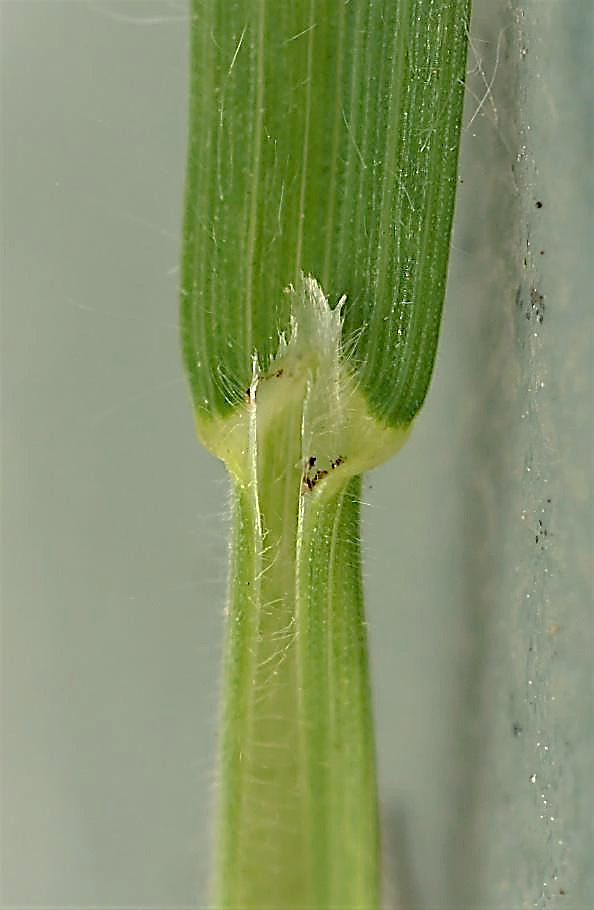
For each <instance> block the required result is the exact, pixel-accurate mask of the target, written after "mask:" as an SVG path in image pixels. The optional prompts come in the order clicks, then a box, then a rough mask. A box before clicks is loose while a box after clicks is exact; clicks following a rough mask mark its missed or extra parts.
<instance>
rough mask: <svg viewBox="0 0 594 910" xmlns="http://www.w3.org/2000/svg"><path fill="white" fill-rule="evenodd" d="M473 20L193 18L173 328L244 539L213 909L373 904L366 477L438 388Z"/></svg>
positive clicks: (243, 7) (399, 15)
mask: <svg viewBox="0 0 594 910" xmlns="http://www.w3.org/2000/svg"><path fill="white" fill-rule="evenodd" d="M468 17H469V0H353V2H343V0H328V2H322V0H276V2H272V0H229V2H223V0H193V2H192V31H191V89H190V124H189V155H188V172H187V186H186V208H185V222H184V239H183V259H182V282H181V330H182V347H183V356H184V360H185V365H186V369H187V373H188V377H189V382H190V388H191V394H192V402H193V408H194V413H195V418H196V426H197V431H198V435H199V437H200V439H201V440H202V442H203V443H204V444H205V445H206V446H207V447H208V448H209V449H210V450H211V451H212V452H213V453H214V454H216V455H217V456H219V457H220V458H222V459H223V461H224V462H225V464H226V466H227V468H228V470H229V474H230V478H231V485H232V501H233V505H232V509H233V521H232V541H231V566H230V576H229V596H228V607H227V617H226V622H227V631H226V644H225V656H224V669H223V696H222V713H221V729H220V746H219V751H220V760H219V770H218V816H217V823H216V837H215V841H216V843H215V859H214V870H213V904H214V906H216V907H217V908H229V910H230V908H236V910H238V908H274V910H285V908H312V910H313V908H319V910H326V908H331V907H333V908H337V907H340V908H351V907H352V908H354V907H357V908H369V910H371V908H377V907H379V904H380V893H379V877H380V876H379V831H378V811H377V784H376V774H375V758H374V740H373V724H372V710H371V694H370V686H369V673H368V654H367V642H366V633H365V621H364V612H363V596H362V586H361V557H360V546H359V508H360V505H359V503H360V489H361V474H362V473H363V472H364V471H365V470H367V469H369V468H372V467H373V466H375V465H377V464H379V463H380V462H382V461H384V460H385V459H387V458H388V457H389V456H390V455H391V454H393V453H394V452H395V451H396V450H397V449H398V448H399V447H400V445H402V443H403V442H404V440H405V439H406V436H407V434H408V432H409V430H410V426H411V422H412V421H413V419H414V417H415V415H416V414H417V412H418V410H419V408H420V407H421V405H422V403H423V400H424V398H425V395H426V392H427V388H428V385H429V381H430V377H431V372H432V368H433V362H434V357H435V350H436V344H437V338H438V331H439V322H440V315H441V308H442V303H443V296H444V288H445V278H446V269H447V260H448V250H449V240H450V230H451V222H452V214H453V206H454V195H455V186H456V167H457V156H458V144H459V133H460V120H461V113H462V100H463V86H464V75H465V59H466V42H467V33H468Z"/></svg>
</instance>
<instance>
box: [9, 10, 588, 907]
mask: <svg viewBox="0 0 594 910" xmlns="http://www.w3.org/2000/svg"><path fill="white" fill-rule="evenodd" d="M187 13H188V7H187V4H186V0H146V2H145V0H109V2H108V0H95V2H85V0H77V2H74V0H70V2H68V0H66V2H64V0H2V2H1V3H0V14H1V41H2V45H1V50H0V53H1V58H0V59H1V68H2V69H1V79H2V83H1V93H2V94H1V102H2V108H1V121H0V129H1V135H0V139H1V145H2V162H1V166H2V171H1V179H0V192H1V227H2V256H1V263H0V266H1V281H2V286H1V291H2V326H1V327H2V361H1V365H2V440H1V442H2V450H1V455H2V517H3V524H2V547H1V556H2V590H1V598H2V599H1V625H2V664H1V672H2V715H1V724H0V731H1V736H2V766H1V779H0V783H1V794H2V803H1V822H0V824H1V828H0V834H1V841H0V907H2V908H3V910H7V908H17V907H18V908H33V907H39V908H42V907H43V908H49V907H61V908H65V907H68V908H73V910H82V908H88V907H94V908H99V910H108V908H111V910H113V908H116V907H118V908H129V910H131V908H132V907H135V908H139V910H148V908H157V907H159V908H163V910H174V908H182V907H183V908H188V910H189V908H198V907H204V906H205V905H206V900H207V897H206V884H207V876H208V861H209V849H210V824H211V809H212V803H213V795H214V783H215V781H214V771H213V769H214V759H215V746H216V720H217V698H218V681H219V669H220V667H219V664H220V651H221V641H222V631H223V606H224V598H225V585H226V558H227V544H226V532H227V520H226V506H227V483H226V479H225V474H224V470H223V468H222V466H221V465H220V464H218V463H217V462H216V461H215V460H214V459H212V457H211V456H209V455H207V454H206V452H204V451H202V450H201V449H200V447H199V445H198V443H197V442H196V440H195V437H194V432H193V424H192V416H191V411H190V405H189V397H188V394H187V391H186V387H185V381H184V377H183V374H182V371H181V365H180V354H179V350H178V338H177V330H176V320H177V313H176V309H177V299H176V285H177V278H178V275H177V262H178V254H179V247H180V220H181V201H182V190H183V179H184V164H185V161H184V159H185V140H186V103H187V45H188V24H189V23H188V14H187ZM591 25H592V18H591V9H590V6H589V3H588V2H587V0H572V2H566V3H561V2H549V0H527V2H525V3H522V4H521V5H515V4H510V3H508V2H506V0H496V2H492V0H491V2H490V0H475V12H474V19H473V23H472V47H471V51H470V55H469V75H468V88H469V91H468V96H467V105H466V115H465V132H464V139H463V150H462V157H461V166H460V192H459V201H458V209H457V216H456V225H455V232H454V237H453V245H452V259H451V268H450V282H449V288H448V295H447V302H446V311H445V320H444V326H443V334H442V339H441V345H440V351H439V357H438V363H437V369H436V373H435V379H434V383H433V386H432V390H431V392H430V395H429V399H428V402H427V406H426V408H425V410H424V411H423V413H422V414H421V416H420V417H419V419H418V425H417V427H416V430H415V432H414V433H413V435H412V438H411V440H410V442H409V443H408V444H407V446H406V447H405V449H404V450H403V451H402V453H401V454H399V455H398V457H397V458H396V459H395V460H394V461H393V462H390V463H389V464H388V465H386V466H385V467H383V468H382V469H380V470H378V471H376V472H375V473H374V474H372V475H370V476H369V478H368V481H367V488H366V489H367V492H366V498H367V500H368V502H369V506H368V507H367V509H366V511H365V517H364V542H365V551H366V563H365V576H366V579H365V580H366V587H367V595H368V613H369V624H370V636H371V645H372V664H373V676H374V686H375V700H376V714H377V724H378V750H379V764H380V775H381V801H382V812H383V816H384V823H385V825H384V827H385V838H384V840H385V851H386V862H385V868H386V894H387V899H388V900H389V901H393V900H396V898H397V897H398V895H399V896H400V899H401V901H402V906H403V908H404V910H429V908H435V910H437V908H439V910H445V908H453V910H461V908H463V907H466V908H480V910H487V908H489V910H490V908H496V907H497V908H519V907H522V908H524V907H525V908H544V907H549V906H550V907H555V908H557V907H559V908H561V907H563V908H566V910H569V908H571V910H577V908H591V907H592V906H593V905H594V878H593V872H592V864H591V857H592V855H593V854H592V827H591V816H592V813H593V804H592V773H591V759H592V745H593V720H594V709H593V692H592V659H593V657H594V650H593V637H592V632H593V624H592V612H591V607H592V566H591V553H592V500H591V488H592V461H591V459H592V410H591V392H592V387H591V379H592V319H591V288H592V267H591V249H590V243H589V241H588V235H589V231H590V230H591V226H590V223H589V213H590V212H591V209H592V202H593V196H594V194H593V192H592V177H591V152H592V142H591V140H592V136H591V128H590V126H589V121H588V120H587V98H588V95H589V93H590V87H589V85H590V77H589V76H588V70H589V66H588V61H589V54H588V51H589V48H591V46H592V37H593V36H592V27H591Z"/></svg>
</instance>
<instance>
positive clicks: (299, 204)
mask: <svg viewBox="0 0 594 910" xmlns="http://www.w3.org/2000/svg"><path fill="white" fill-rule="evenodd" d="M193 9H194V22H193V39H192V41H193V48H192V56H193V60H195V61H196V70H197V71H198V75H197V76H196V79H197V82H196V84H195V88H194V90H193V91H192V109H191V123H190V135H191V137H192V141H191V146H190V154H189V169H188V188H187V197H186V198H187V206H186V223H185V231H184V237H185V246H184V256H183V275H182V334H183V346H184V352H185V359H186V366H187V369H188V371H189V374H190V380H191V385H192V390H193V397H194V403H195V407H196V408H197V410H198V411H199V412H200V413H202V414H203V415H204V416H208V415H224V414H226V413H228V412H229V411H230V410H232V409H233V408H235V407H236V406H237V405H238V404H239V402H240V401H241V399H242V395H243V392H244V391H245V389H246V388H247V386H248V385H249V381H250V378H251V372H252V366H253V363H252V359H253V355H254V353H255V352H257V353H258V356H259V359H260V364H261V366H262V368H263V369H264V370H265V369H266V368H267V367H268V365H269V363H270V361H271V359H272V358H273V357H274V355H275V352H276V349H277V346H278V338H279V333H281V332H283V331H284V332H286V331H287V330H288V324H289V309H288V306H287V302H286V299H284V296H283V289H284V288H285V287H287V285H288V284H290V283H294V282H295V281H296V280H297V278H298V276H299V273H300V271H303V272H305V273H306V274H311V275H313V276H314V277H316V278H317V279H318V281H320V282H321V285H322V287H323V289H324V291H325V293H327V294H328V295H329V297H330V300H331V301H334V302H336V301H337V300H338V299H339V297H341V296H342V295H346V297H347V307H346V322H345V340H346V342H347V346H349V347H350V348H354V350H353V352H352V353H353V358H352V363H353V367H354V368H355V369H356V371H357V375H358V380H359V382H360V385H361V388H362V389H363V390H364V392H365V394H366V396H367V398H368V400H369V404H370V408H371V410H372V411H373V413H375V415H376V416H377V417H378V418H379V419H380V420H381V421H384V422H386V423H389V424H391V425H400V426H405V425H407V424H408V423H410V421H411V420H412V418H413V417H414V416H415V414H416V413H417V411H418V409H419V407H420V406H421V404H422V402H423V400H424V397H425V394H426V391H427V387H428V384H429V380H430V376H431V371H432V366H433V361H434V357H435V348H436V344H437V336H438V330H439V321H440V314H441V307H442V302H443V295H444V288H445V274H446V268H447V259H448V251H449V236H450V228H451V220H452V215H453V205H454V191H455V176H456V166H457V149H458V138H459V128H460V119H461V110H462V99H463V81H464V67H465V54H466V35H467V28H468V14H469V2H468V0H452V2H448V3H444V2H442V0H440V2H437V0H394V2H383V3H371V2H368V3H357V4H344V3H336V4H326V3H321V2H316V0H297V2H295V0H292V2H290V3H289V2H279V3H275V4H274V5H273V4H271V3H270V2H265V0H241V2H238V3H233V4H220V3H216V2H205V0H195V3H194V7H193Z"/></svg>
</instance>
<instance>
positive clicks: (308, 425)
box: [197, 276, 409, 496]
mask: <svg viewBox="0 0 594 910" xmlns="http://www.w3.org/2000/svg"><path fill="white" fill-rule="evenodd" d="M285 293H288V294H290V296H291V319H290V327H289V330H288V332H287V335H283V336H281V337H280V339H279V346H278V351H277V354H276V356H275V357H274V359H273V361H272V362H271V364H270V366H269V367H268V369H267V370H266V371H265V372H263V371H262V370H261V367H260V364H259V359H258V355H257V352H254V356H253V372H252V379H251V383H250V385H249V388H247V389H246V392H245V396H244V401H243V402H242V403H241V404H240V405H238V406H237V408H236V409H235V410H233V411H232V412H231V413H230V414H228V415H227V416H225V417H222V418H221V417H215V418H205V417H203V416H200V417H198V419H197V429H198V435H199V436H200V438H201V440H202V442H203V443H204V444H205V445H206V447H207V448H208V449H210V450H211V451H212V452H213V453H214V454H216V455H217V456H218V457H219V458H221V459H222V460H223V461H224V462H225V464H226V466H227V468H228V469H229V471H230V472H231V474H232V475H233V477H234V479H235V481H236V482H237V483H239V485H240V486H246V485H250V484H252V483H253V482H254V480H255V472H256V471H257V468H258V462H259V460H260V458H261V456H262V453H263V452H268V453H270V452H271V451H274V450H275V449H277V448H278V447H279V446H283V447H284V448H286V450H285V453H284V454H285V455H286V458H285V460H284V462H283V459H282V457H281V458H280V459H278V455H279V454H280V453H277V458H275V461H277V463H278V464H279V465H282V464H283V463H284V470H286V471H289V472H290V473H293V472H295V473H296V474H299V476H300V483H301V486H302V494H303V495H304V496H307V495H323V494H324V492H325V493H327V494H330V495H331V494H332V492H334V491H335V490H336V488H337V486H338V485H342V484H343V483H344V482H345V481H346V480H347V479H348V478H350V477H353V476H355V475H357V474H360V473H361V472H362V471H364V470H367V469H368V468H372V467H374V466H376V465H378V464H381V463H382V462H383V461H385V460H386V459H387V458H389V457H390V456H391V455H392V454H393V453H394V452H396V451H397V450H398V449H399V448H400V446H401V445H402V444H403V442H404V441H405V439H406V437H407V435H408V431H409V427H389V426H387V425H385V424H383V423H382V422H380V421H379V420H378V419H377V418H376V417H375V416H374V415H373V414H372V413H371V411H370V409H369V406H368V404H367V402H366V400H365V397H364V395H363V394H362V392H361V391H360V390H359V388H358V386H357V382H356V377H355V376H354V374H353V371H352V370H351V369H350V367H349V363H348V359H347V358H346V357H345V354H344V352H343V347H342V323H343V305H344V298H343V299H342V300H341V301H339V303H338V305H337V306H335V307H334V308H332V307H331V306H330V304H329V303H328V300H327V298H326V296H325V295H324V293H323V291H322V288H321V287H320V285H319V284H318V282H317V281H316V279H315V278H313V277H310V276H301V278H300V279H299V281H298V282H297V286H296V287H293V286H290V287H288V288H287V289H286V291H285ZM287 336H288V337H287ZM288 426H291V427H293V428H294V429H293V432H290V433H289V434H288V435H287V427H288ZM277 459H278V460H277Z"/></svg>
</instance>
